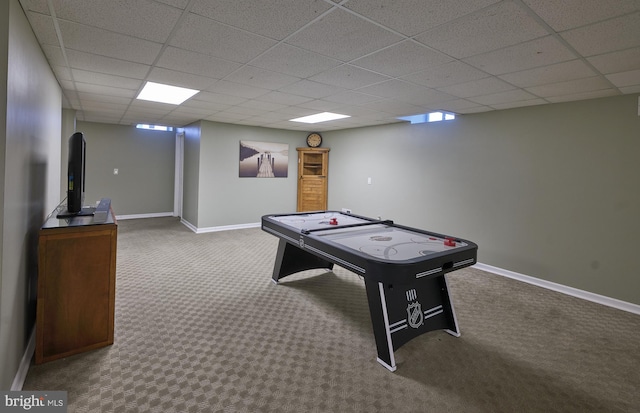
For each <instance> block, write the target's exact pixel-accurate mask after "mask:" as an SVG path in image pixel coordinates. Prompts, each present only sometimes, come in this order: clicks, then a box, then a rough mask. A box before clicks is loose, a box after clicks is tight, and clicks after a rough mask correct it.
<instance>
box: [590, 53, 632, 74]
mask: <svg viewBox="0 0 640 413" xmlns="http://www.w3.org/2000/svg"><path fill="white" fill-rule="evenodd" d="M587 60H588V61H589V63H591V64H592V65H593V66H594V67H595V68H596V69H598V70H599V71H600V72H601V73H605V74H607V73H616V72H625V71H627V70H633V69H637V68H640V47H634V48H632V49H627V50H621V51H618V52H612V53H605V54H602V55H598V56H593V57H589V58H587Z"/></svg>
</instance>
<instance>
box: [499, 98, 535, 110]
mask: <svg viewBox="0 0 640 413" xmlns="http://www.w3.org/2000/svg"><path fill="white" fill-rule="evenodd" d="M545 103H548V102H547V101H546V100H544V99H530V100H519V101H515V102H507V103H494V104H492V105H491V107H492V108H494V109H498V110H503V109H514V108H522V107H525V106H536V105H544V104H545Z"/></svg>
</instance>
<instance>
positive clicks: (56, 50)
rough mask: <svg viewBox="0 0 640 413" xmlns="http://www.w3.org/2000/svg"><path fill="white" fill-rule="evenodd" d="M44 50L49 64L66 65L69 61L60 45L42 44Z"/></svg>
mask: <svg viewBox="0 0 640 413" xmlns="http://www.w3.org/2000/svg"><path fill="white" fill-rule="evenodd" d="M42 51H43V52H44V54H45V56H46V57H47V60H48V61H49V66H66V65H67V62H66V60H65V59H64V55H63V54H62V49H61V48H60V46H58V45H48V44H45V45H42Z"/></svg>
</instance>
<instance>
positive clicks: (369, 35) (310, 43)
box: [286, 9, 402, 61]
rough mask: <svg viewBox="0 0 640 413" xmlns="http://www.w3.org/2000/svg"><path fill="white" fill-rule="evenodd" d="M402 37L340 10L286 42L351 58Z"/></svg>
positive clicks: (323, 53) (342, 57) (342, 58)
mask: <svg viewBox="0 0 640 413" xmlns="http://www.w3.org/2000/svg"><path fill="white" fill-rule="evenodd" d="M400 40H402V37H400V36H398V35H396V34H393V33H391V32H389V31H387V30H385V29H382V28H380V27H379V26H377V25H375V24H373V23H369V22H367V21H365V20H362V19H359V18H357V17H356V16H354V15H353V14H351V13H348V12H346V11H343V10H339V9H338V10H335V11H333V12H331V13H329V14H328V15H326V16H324V17H323V18H322V19H320V20H318V21H316V22H314V23H313V24H311V25H310V26H308V27H305V28H304V30H301V31H300V32H298V33H295V34H294V35H292V36H291V37H289V38H287V39H286V42H287V43H289V44H292V45H294V46H298V47H301V48H303V49H307V50H311V51H313V52H316V53H320V54H322V55H324V56H329V57H332V58H334V59H339V60H342V61H349V60H353V59H357V58H358V57H361V56H364V55H366V54H369V53H371V52H373V51H375V50H378V49H380V48H382V47H385V46H389V45H391V44H393V43H397V42H399V41H400Z"/></svg>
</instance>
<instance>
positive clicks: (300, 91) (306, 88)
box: [280, 80, 342, 99]
mask: <svg viewBox="0 0 640 413" xmlns="http://www.w3.org/2000/svg"><path fill="white" fill-rule="evenodd" d="M280 91H281V92H284V93H291V94H294V95H300V96H306V97H310V98H315V99H319V98H323V97H326V96H329V95H331V94H334V93H338V92H341V91H342V89H341V88H339V87H337V86H331V85H327V84H326V83H318V82H313V81H311V80H300V81H298V82H296V83H292V84H290V85H287V86H285V87H282V88H280Z"/></svg>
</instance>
